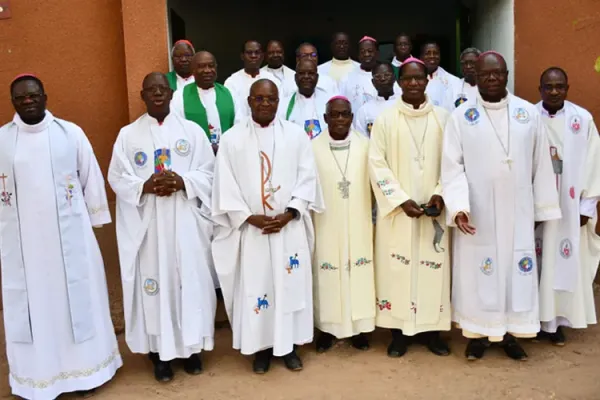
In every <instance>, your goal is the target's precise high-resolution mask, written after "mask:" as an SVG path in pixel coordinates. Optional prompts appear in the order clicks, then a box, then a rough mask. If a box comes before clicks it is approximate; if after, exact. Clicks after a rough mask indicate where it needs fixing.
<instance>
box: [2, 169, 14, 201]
mask: <svg viewBox="0 0 600 400" xmlns="http://www.w3.org/2000/svg"><path fill="white" fill-rule="evenodd" d="M7 178H8V176H6V174H4V173H2V175H0V179H2V193H1V195H2V197H1V198H0V200H1V201H2V205H3V206H7V207H10V205H11V204H10V198H11V197H12V193H8V192H7V191H6V179H7Z"/></svg>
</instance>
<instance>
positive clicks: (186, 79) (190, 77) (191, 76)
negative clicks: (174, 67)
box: [175, 72, 194, 82]
mask: <svg viewBox="0 0 600 400" xmlns="http://www.w3.org/2000/svg"><path fill="white" fill-rule="evenodd" d="M175 75H177V76H178V77H180V78H181V79H183V80H184V81H186V82H187V81H189V80H190V79H192V78H193V77H194V75H193V74H192V75H190V76H188V77H187V78H184V77H183V76H181V75H179V74H178V73H177V72H175Z"/></svg>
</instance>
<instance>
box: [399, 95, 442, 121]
mask: <svg viewBox="0 0 600 400" xmlns="http://www.w3.org/2000/svg"><path fill="white" fill-rule="evenodd" d="M396 104H397V105H398V110H399V111H400V112H401V113H403V114H406V115H408V116H409V117H421V116H424V115H426V114H428V113H429V112H431V111H433V103H432V102H431V101H430V100H429V96H427V95H425V102H424V103H422V104H420V105H419V108H414V107H413V105H412V104H408V103H407V102H405V101H404V99H403V98H402V97H400V100H398V102H397V103H396Z"/></svg>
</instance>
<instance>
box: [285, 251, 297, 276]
mask: <svg viewBox="0 0 600 400" xmlns="http://www.w3.org/2000/svg"><path fill="white" fill-rule="evenodd" d="M294 268H300V261H298V254H294V255H293V256H290V262H289V263H288V265H287V267H285V269H286V270H287V272H288V274H291V273H292V270H293V269H294Z"/></svg>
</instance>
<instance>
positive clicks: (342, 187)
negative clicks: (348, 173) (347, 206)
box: [337, 177, 350, 199]
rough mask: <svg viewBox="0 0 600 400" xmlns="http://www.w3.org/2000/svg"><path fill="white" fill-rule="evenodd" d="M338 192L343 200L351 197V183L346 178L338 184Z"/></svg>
mask: <svg viewBox="0 0 600 400" xmlns="http://www.w3.org/2000/svg"><path fill="white" fill-rule="evenodd" d="M337 187H338V190H339V191H340V193H341V195H342V199H347V198H348V197H350V181H349V180H347V179H346V178H345V177H344V178H343V179H342V180H341V181H339V182H338V183H337Z"/></svg>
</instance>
